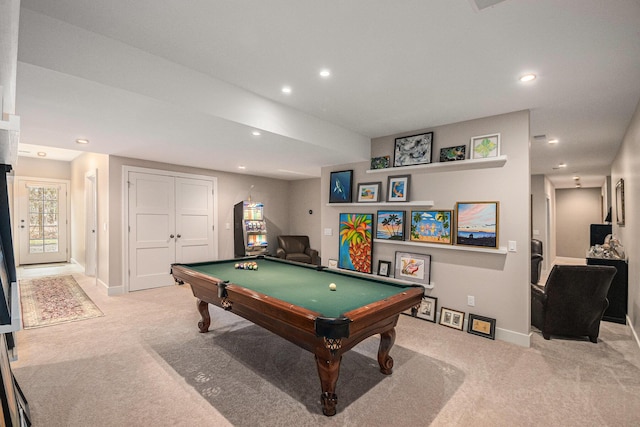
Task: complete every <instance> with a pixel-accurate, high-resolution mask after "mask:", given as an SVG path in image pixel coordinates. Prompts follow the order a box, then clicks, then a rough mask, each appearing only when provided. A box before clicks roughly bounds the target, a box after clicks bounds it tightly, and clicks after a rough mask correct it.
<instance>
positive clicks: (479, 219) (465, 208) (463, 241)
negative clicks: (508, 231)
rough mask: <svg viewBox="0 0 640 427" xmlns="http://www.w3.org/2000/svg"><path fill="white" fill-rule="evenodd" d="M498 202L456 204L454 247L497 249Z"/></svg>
mask: <svg viewBox="0 0 640 427" xmlns="http://www.w3.org/2000/svg"><path fill="white" fill-rule="evenodd" d="M499 208H500V203H499V202H458V203H456V245H465V246H480V247H485V248H496V249H497V248H498V219H499V218H500V215H499V210H500V209H499Z"/></svg>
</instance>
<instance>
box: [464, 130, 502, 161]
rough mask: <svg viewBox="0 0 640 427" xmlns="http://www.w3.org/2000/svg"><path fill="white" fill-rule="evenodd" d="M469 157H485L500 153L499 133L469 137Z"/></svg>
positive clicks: (495, 155) (496, 155)
mask: <svg viewBox="0 0 640 427" xmlns="http://www.w3.org/2000/svg"><path fill="white" fill-rule="evenodd" d="M470 151H471V153H470V154H471V158H472V159H486V158H488V157H498V156H499V155H500V134H499V133H494V134H491V135H480V136H474V137H473V138H471V149H470Z"/></svg>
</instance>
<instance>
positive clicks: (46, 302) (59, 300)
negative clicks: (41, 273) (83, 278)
mask: <svg viewBox="0 0 640 427" xmlns="http://www.w3.org/2000/svg"><path fill="white" fill-rule="evenodd" d="M20 296H21V302H22V324H23V326H24V328H25V329H31V328H41V327H43V326H51V325H58V324H60V323H67V322H75V321H77V320H85V319H92V318H94V317H100V316H104V314H103V313H102V311H100V309H99V308H98V307H97V306H96V305H95V304H94V303H93V301H91V299H90V298H89V297H88V296H87V294H85V293H84V291H83V290H82V288H81V287H80V285H78V283H77V282H76V281H75V279H74V278H73V276H49V277H38V278H35V279H25V280H20Z"/></svg>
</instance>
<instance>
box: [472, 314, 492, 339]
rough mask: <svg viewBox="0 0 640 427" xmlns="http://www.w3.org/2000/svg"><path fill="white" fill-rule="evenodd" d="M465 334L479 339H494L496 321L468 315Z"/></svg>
mask: <svg viewBox="0 0 640 427" xmlns="http://www.w3.org/2000/svg"><path fill="white" fill-rule="evenodd" d="M467 332H469V333H470V334H474V335H480V336H481V337H485V338H489V339H492V340H495V339H496V319H492V318H490V317H483V316H478V315H477V314H471V313H469V326H468V327H467Z"/></svg>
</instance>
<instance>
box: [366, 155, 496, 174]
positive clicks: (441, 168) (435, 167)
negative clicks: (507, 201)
mask: <svg viewBox="0 0 640 427" xmlns="http://www.w3.org/2000/svg"><path fill="white" fill-rule="evenodd" d="M505 163H507V156H498V157H492V158H490V159H467V160H458V161H456V162H437V163H427V164H426V165H413V166H400V167H395V168H394V167H391V168H386V169H369V170H367V171H366V172H367V173H390V172H391V173H400V174H401V173H404V172H414V173H436V172H451V171H461V170H471V169H486V168H499V167H502V166H504V165H505Z"/></svg>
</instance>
